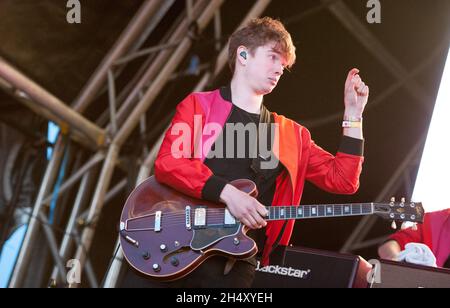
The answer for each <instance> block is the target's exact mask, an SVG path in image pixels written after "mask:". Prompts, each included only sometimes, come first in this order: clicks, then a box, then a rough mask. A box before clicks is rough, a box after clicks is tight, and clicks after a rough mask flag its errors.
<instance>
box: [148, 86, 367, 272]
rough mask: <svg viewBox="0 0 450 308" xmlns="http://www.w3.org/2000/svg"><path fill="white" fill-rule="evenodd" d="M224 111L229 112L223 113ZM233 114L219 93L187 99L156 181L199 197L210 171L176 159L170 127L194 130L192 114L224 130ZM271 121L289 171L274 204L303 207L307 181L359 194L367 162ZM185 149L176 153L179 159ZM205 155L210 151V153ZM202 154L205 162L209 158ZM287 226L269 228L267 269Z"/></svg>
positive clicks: (294, 126)
mask: <svg viewBox="0 0 450 308" xmlns="http://www.w3.org/2000/svg"><path fill="white" fill-rule="evenodd" d="M224 110H228V111H227V112H225V113H222V114H220V113H221V112H223V111H224ZM230 112H231V103H230V102H227V101H225V100H223V99H222V98H221V97H220V94H219V90H216V91H214V92H207V93H194V94H191V95H190V96H188V97H187V98H186V99H185V100H183V101H182V102H181V103H180V104H179V105H178V107H177V111H176V114H175V116H174V118H173V121H172V124H171V127H170V128H169V130H168V131H167V133H166V135H165V138H164V140H163V143H162V145H161V148H160V151H159V153H158V156H157V159H156V161H155V167H154V171H155V177H156V179H157V180H158V181H160V182H162V183H165V184H167V185H169V186H171V187H173V188H175V189H176V190H178V191H180V192H183V193H185V194H187V195H189V196H193V197H196V198H200V197H201V193H202V189H203V187H204V185H205V183H206V181H207V180H208V179H209V177H210V176H212V172H211V170H210V169H209V168H208V167H207V166H206V165H204V164H203V160H202V159H201V158H179V159H177V158H174V157H173V155H172V152H171V148H172V144H173V142H174V141H175V140H176V139H177V138H178V137H179V136H174V135H172V134H171V128H172V127H173V125H175V124H176V123H187V124H188V125H189V126H190V127H191V128H192V129H193V126H194V120H193V117H194V115H201V116H202V127H204V126H205V124H207V123H209V122H210V121H214V122H219V123H220V124H221V125H222V127H223V125H224V123H225V122H226V119H227V118H228V116H229V113H230ZM273 116H274V119H275V123H276V124H278V129H279V136H280V138H279V140H278V148H277V147H276V145H277V141H275V146H274V152H275V155H276V156H277V157H278V159H279V160H280V162H281V163H282V164H283V165H284V166H285V167H286V170H285V171H284V172H282V174H280V176H279V177H278V178H277V181H276V190H275V194H274V200H273V204H272V205H274V206H276V205H299V204H300V200H301V197H302V193H303V187H304V182H305V180H309V181H311V182H312V183H314V184H315V185H317V186H318V187H320V188H322V189H324V190H326V191H328V192H331V193H339V194H353V193H355V192H356V191H357V190H358V188H359V175H360V173H361V170H362V163H363V160H364V159H363V157H361V156H355V155H349V154H345V153H337V155H336V156H333V155H332V154H330V153H328V152H327V151H325V150H323V149H322V148H320V147H319V146H317V145H316V144H315V143H314V142H313V141H312V140H311V135H310V133H309V131H308V130H307V129H306V128H305V127H303V126H301V125H299V124H298V123H296V122H294V121H292V120H290V119H287V118H285V117H283V116H279V115H277V114H276V113H273ZM191 137H192V142H191V151H192V152H194V148H193V147H194V144H195V142H196V141H195V140H194V139H196V140H199V139H202V140H203V139H204V138H202V137H200V138H199V137H198V136H197V137H194V136H191ZM212 144H213V142H211V143H210V144H209V149H210V147H211V146H212ZM182 150H183V149H181V150H180V151H178V154H180V152H181V151H182ZM204 152H208V149H206V150H204ZM203 154H204V155H203V156H202V157H203V159H204V156H206V154H207V153H203ZM283 224H284V221H272V222H269V223H268V225H267V228H266V235H267V240H266V246H265V248H264V252H263V260H262V263H263V264H264V265H266V264H268V262H269V252H270V251H271V247H272V245H273V244H274V243H275V241H276V239H277V237H278V234H279V233H280V231H281V229H282V226H283ZM293 228H294V221H293V220H291V221H289V222H288V223H287V226H286V229H285V230H284V234H283V236H282V238H281V241H280V244H281V245H288V243H289V240H290V238H291V235H292V230H293Z"/></svg>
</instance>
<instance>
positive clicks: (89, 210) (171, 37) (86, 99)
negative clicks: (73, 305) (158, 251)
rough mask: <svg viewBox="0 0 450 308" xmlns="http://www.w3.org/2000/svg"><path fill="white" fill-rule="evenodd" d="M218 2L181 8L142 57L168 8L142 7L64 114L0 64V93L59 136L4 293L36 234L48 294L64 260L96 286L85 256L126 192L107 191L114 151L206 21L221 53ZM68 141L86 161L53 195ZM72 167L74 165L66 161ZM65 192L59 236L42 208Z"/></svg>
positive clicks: (111, 276)
mask: <svg viewBox="0 0 450 308" xmlns="http://www.w3.org/2000/svg"><path fill="white" fill-rule="evenodd" d="M224 2H225V1H224V0H213V1H208V0H197V1H189V0H188V1H186V10H185V11H184V12H183V13H182V14H181V15H180V17H179V18H178V20H176V21H175V22H174V23H173V25H174V26H173V27H172V28H170V29H169V30H168V31H167V33H166V34H165V36H164V37H163V39H162V40H161V42H160V45H158V46H155V47H151V48H147V49H143V48H141V47H142V45H143V43H144V42H145V40H146V39H147V37H148V36H149V35H150V34H151V33H152V31H153V30H154V29H155V28H156V26H157V25H158V23H159V22H161V21H162V20H163V19H164V18H168V17H167V16H166V14H167V12H168V10H169V9H170V7H171V6H172V5H173V4H174V1H173V0H172V1H163V0H147V1H145V2H144V3H143V4H142V6H141V7H140V9H139V10H138V12H137V13H136V16H135V17H134V18H133V19H132V20H131V22H130V23H129V25H128V26H127V28H126V29H125V30H124V31H123V33H122V35H121V36H120V37H119V39H118V41H117V42H116V44H115V45H114V46H113V48H112V49H111V51H110V52H109V53H108V54H107V55H106V57H105V58H104V60H103V61H102V62H101V64H100V65H99V67H98V68H97V70H96V72H95V73H94V74H93V75H92V77H91V78H90V79H89V81H88V82H87V83H86V85H85V87H84V88H83V89H82V91H81V93H80V94H79V96H78V97H77V99H75V100H74V102H73V103H72V104H71V107H69V106H70V105H69V104H67V103H64V102H62V101H60V100H59V99H58V98H56V97H55V96H53V95H52V94H50V93H49V92H48V91H46V90H45V89H43V88H42V87H40V86H39V85H37V84H36V83H34V82H33V81H32V80H30V79H29V78H27V77H26V76H24V75H23V74H22V73H20V72H19V71H18V70H16V69H15V68H13V67H12V66H11V65H9V64H8V63H7V62H6V61H4V60H2V59H0V81H1V82H0V86H1V87H2V89H4V90H5V91H7V92H8V93H9V94H11V95H13V96H14V97H15V98H16V99H18V100H19V101H20V102H22V103H23V104H25V105H26V106H27V107H29V108H30V109H32V110H33V111H35V112H36V113H38V114H40V115H41V116H43V117H44V118H46V119H48V120H50V121H54V122H56V123H57V124H58V125H59V127H60V128H61V133H60V136H59V137H58V139H57V142H56V144H55V145H54V149H53V153H52V156H51V159H50V161H49V162H48V165H47V167H46V171H45V175H44V177H43V180H42V182H41V186H40V189H39V193H38V195H37V198H36V201H35V204H34V207H33V211H32V213H31V214H30V220H29V224H28V229H27V232H26V235H25V239H24V241H23V245H22V248H21V249H20V253H19V257H18V259H17V263H16V266H15V268H14V271H13V274H12V277H11V280H10V284H9V286H10V287H22V286H24V281H25V277H26V275H29V274H30V273H29V264H30V262H31V257H32V251H33V247H34V243H35V242H36V239H37V238H38V237H39V236H41V231H44V232H43V236H45V238H46V241H47V243H48V247H49V248H50V252H51V256H52V259H53V264H54V267H53V270H52V273H51V277H50V284H49V286H59V285H64V284H65V279H66V277H67V268H66V264H65V263H66V261H67V260H68V259H73V260H77V262H78V264H79V266H80V269H82V270H83V271H84V272H85V273H86V277H87V281H88V283H89V285H90V286H91V287H98V286H100V283H99V282H98V281H97V278H96V275H95V274H94V271H93V269H92V266H91V265H90V262H89V257H88V256H89V252H90V250H91V248H92V247H91V246H92V241H93V237H94V234H95V231H96V223H97V221H98V219H99V216H100V214H101V212H102V210H103V207H104V205H105V203H106V202H107V201H109V200H111V199H112V198H114V196H115V195H117V194H118V193H119V192H121V191H122V190H123V189H124V188H125V187H126V185H127V180H126V179H124V180H122V181H119V183H117V184H116V185H115V186H114V187H112V188H110V183H111V180H112V175H113V173H114V171H115V170H116V169H121V170H124V169H126V168H125V167H124V166H121V159H120V151H121V149H122V147H123V145H124V143H125V141H126V140H127V139H128V138H129V136H130V135H131V134H132V133H133V131H134V130H135V129H136V128H137V127H138V126H139V124H141V125H142V124H143V123H145V120H144V119H145V114H146V113H147V111H148V110H149V108H150V107H151V106H152V104H153V102H154V100H155V99H156V97H157V96H158V94H159V93H160V92H161V90H162V89H163V87H164V86H165V85H166V84H167V82H168V81H170V78H171V76H172V75H173V74H174V72H175V70H176V69H177V67H178V66H179V65H180V64H181V62H182V60H183V59H184V57H185V55H186V54H187V53H188V51H189V50H190V48H191V46H192V45H193V40H194V39H195V36H196V35H198V34H200V33H201V32H203V30H205V28H206V27H207V26H208V24H209V23H210V22H211V21H212V20H214V35H215V38H214V39H215V41H216V44H215V48H216V49H217V51H219V50H220V49H221V48H222V46H221V44H220V40H221V39H222V37H221V36H222V33H221V31H222V30H221V16H220V7H221V6H222V5H223V4H224ZM269 3H270V0H259V1H256V2H255V4H254V6H253V7H252V9H251V10H250V12H249V13H248V14H247V16H245V18H244V20H243V21H242V24H243V23H245V22H247V21H248V20H249V19H250V18H253V17H258V16H260V15H261V14H262V12H263V11H264V9H265V8H266V7H267V6H268V4H269ZM239 27H240V26H239ZM193 31H195V33H193ZM136 59H140V60H142V59H144V60H143V65H142V66H141V68H140V69H139V70H138V71H137V72H136V73H135V75H134V77H133V78H131V79H130V82H129V83H128V84H127V85H126V86H125V87H123V88H122V89H121V91H120V92H118V91H117V89H116V80H117V78H118V76H120V74H121V72H122V71H123V70H124V69H125V67H126V66H127V65H128V64H129V63H130V62H132V61H135V60H136ZM226 61H227V50H226V48H223V49H222V50H221V52H220V53H219V56H218V58H217V61H216V62H215V67H213V69H212V70H211V71H207V72H206V73H205V74H204V75H203V76H201V78H200V79H199V82H198V85H197V87H196V88H195V90H196V91H200V90H202V89H204V88H205V86H206V85H207V83H208V82H210V81H211V80H213V79H214V78H215V77H217V75H218V74H219V73H220V72H221V70H222V69H223V67H225V64H226ZM105 92H106V93H107V94H108V98H109V100H108V101H109V104H108V108H107V109H106V110H105V111H104V112H103V113H102V114H101V116H100V117H99V118H98V119H97V120H96V121H95V122H93V121H91V120H89V119H87V118H86V117H85V116H83V115H82V114H83V112H84V111H85V110H86V109H87V108H88V107H89V105H90V104H91V103H92V102H93V101H95V99H96V98H97V97H98V95H99V93H105ZM166 120H169V118H167V119H166ZM155 126H156V125H155ZM102 127H104V128H102ZM144 132H145V130H144ZM141 133H142V131H141ZM70 139H71V140H72V141H73V142H74V143H73V144H74V145H75V146H76V145H78V146H81V147H82V148H81V149H82V150H83V151H84V152H83V153H87V155H84V156H86V158H85V159H83V162H82V163H81V164H80V165H79V166H78V167H77V168H74V170H72V172H71V173H70V174H67V175H66V177H65V179H64V181H63V183H62V184H61V185H60V186H59V187H58V189H57V190H56V189H55V184H56V182H57V177H58V175H59V173H60V171H61V168H63V167H62V165H63V164H62V161H63V159H64V157H65V155H66V147H67V145H68V143H69V140H70ZM161 141H162V137H160V138H159V142H157V144H156V145H154V146H153V148H152V150H151V151H149V153H148V155H147V157H146V158H145V159H144V160H143V163H142V165H141V168H140V171H139V175H138V179H137V181H136V182H137V183H139V182H141V181H142V180H143V179H145V178H146V177H148V176H149V175H150V174H151V166H152V164H153V161H154V158H155V156H156V153H157V150H158V144H160V142H161ZM147 152H148V151H147ZM72 156H73V155H72ZM71 159H72V160H73V157H71ZM93 184H94V185H95V189H93V190H90V189H89V187H91V186H92V185H93ZM69 192H72V193H74V194H75V199H74V200H73V201H70V202H71V206H70V214H69V216H68V217H67V219H66V220H65V221H67V222H66V224H65V226H66V227H65V228H64V229H63V230H56V228H55V227H54V226H53V225H52V224H51V223H50V222H49V221H48V219H47V216H46V214H47V212H48V207H49V204H50V203H51V202H52V201H54V200H55V199H56V198H58V197H59V196H63V195H65V194H67V193H69ZM56 231H59V232H61V233H63V236H62V240H61V243H58V240H57V236H56V234H55V232H56ZM73 251H74V254H73V255H72V253H73ZM115 251H117V249H116V250H115ZM119 251H120V250H119ZM119 257H120V255H119V256H118V257H117V258H116V259H115V260H118V259H120V258H119ZM119 270H120V264H119V265H117V264H116V263H114V262H113V264H112V266H111V267H110V270H109V272H108V273H105V274H108V275H107V277H105V279H104V280H105V283H104V284H103V285H104V286H106V287H111V286H114V285H116V283H117V277H118V276H117V275H116V274H115V273H116V272H117V273H118V272H119ZM78 286H79V284H78V283H77V282H76V281H75V282H74V283H72V284H70V285H69V287H78Z"/></svg>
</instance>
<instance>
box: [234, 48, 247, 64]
mask: <svg viewBox="0 0 450 308" xmlns="http://www.w3.org/2000/svg"><path fill="white" fill-rule="evenodd" d="M236 58H237V60H238V61H239V63H240V64H241V65H243V66H245V64H246V63H247V59H248V50H247V48H246V47H245V46H239V48H238V49H237V51H236Z"/></svg>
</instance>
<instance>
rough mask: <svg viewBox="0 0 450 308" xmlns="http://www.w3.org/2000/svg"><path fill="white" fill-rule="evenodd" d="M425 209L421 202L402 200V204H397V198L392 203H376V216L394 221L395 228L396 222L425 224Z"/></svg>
mask: <svg viewBox="0 0 450 308" xmlns="http://www.w3.org/2000/svg"><path fill="white" fill-rule="evenodd" d="M424 213H425V211H424V209H423V206H422V203H421V202H406V200H405V198H402V199H401V201H400V202H395V198H392V199H391V202H390V203H376V204H375V205H374V214H376V215H378V216H380V217H381V218H383V219H387V220H392V221H393V222H394V223H393V227H394V225H395V221H401V222H412V223H423V219H424Z"/></svg>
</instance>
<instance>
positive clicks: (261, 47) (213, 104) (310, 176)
mask: <svg viewBox="0 0 450 308" xmlns="http://www.w3.org/2000/svg"><path fill="white" fill-rule="evenodd" d="M295 57H296V56H295V47H294V44H293V42H292V39H291V36H290V34H289V33H288V32H287V31H286V29H285V28H284V26H283V24H282V23H281V22H279V21H277V20H274V19H271V18H268V17H266V18H262V19H255V20H252V21H251V22H250V23H249V24H248V25H247V26H246V27H244V28H242V29H240V30H238V31H236V32H235V33H234V34H233V35H232V36H231V38H230V42H229V64H230V67H231V70H232V73H233V78H232V80H231V83H230V85H229V86H228V87H224V88H221V89H218V90H215V91H212V92H204V93H192V94H190V95H189V96H188V97H187V98H186V99H184V100H183V101H182V102H181V103H180V104H179V105H178V107H177V111H176V114H175V116H174V118H173V120H172V125H171V127H170V128H169V130H168V131H167V133H166V135H165V138H164V141H163V143H162V146H161V148H160V151H159V154H158V157H157V159H156V161H155V177H156V179H157V181H158V182H160V183H163V184H166V185H168V186H170V187H172V188H174V189H175V190H177V191H179V192H182V193H183V194H186V195H188V196H191V197H195V198H198V199H203V200H208V201H212V202H215V203H222V204H223V205H224V206H226V207H227V209H228V210H229V212H230V213H231V214H232V215H233V216H234V218H235V219H236V220H238V221H240V222H241V223H242V224H244V225H245V226H246V227H247V228H249V229H250V230H251V231H250V232H249V235H250V236H251V237H252V238H253V239H254V240H255V241H256V242H257V243H258V248H259V252H260V253H261V258H262V264H268V262H269V261H272V262H273V258H272V260H270V258H271V257H273V256H274V255H275V254H274V253H273V251H274V250H275V249H276V248H277V247H278V249H280V248H281V249H282V248H283V247H285V246H286V245H288V243H289V239H290V237H291V234H292V230H293V227H294V221H292V220H289V221H286V222H284V221H271V222H266V221H265V220H264V218H263V217H265V216H267V209H266V207H265V206H270V205H273V206H277V205H286V204H289V205H298V204H300V200H301V196H302V192H303V187H304V182H305V180H308V181H310V182H312V183H313V184H315V185H317V186H318V187H320V188H321V189H323V190H325V191H328V192H331V193H337V194H353V193H355V192H356V191H357V189H358V187H359V176H360V173H361V170H362V163H363V133H362V114H363V111H364V108H365V106H366V104H367V100H368V95H369V89H368V87H367V86H366V85H365V83H364V82H363V81H362V80H361V78H360V76H359V75H358V73H359V71H358V70H357V69H352V70H351V71H350V72H349V74H348V77H347V80H346V82H345V89H344V104H345V111H344V114H343V116H344V118H343V127H344V128H343V137H342V141H341V145H340V148H339V151H338V153H337V154H336V155H335V156H333V155H332V154H330V153H328V152H326V151H325V150H323V149H322V148H320V147H319V146H318V145H316V144H315V143H314V142H313V141H312V139H311V135H310V133H309V131H308V130H307V129H306V128H305V127H303V126H301V125H300V124H298V123H296V122H295V121H293V120H290V119H287V118H285V117H283V116H281V115H278V114H276V113H273V112H269V111H268V110H267V108H266V107H265V106H264V104H263V97H264V96H265V95H267V94H270V93H271V92H272V91H273V90H274V88H275V87H276V86H277V84H278V82H279V80H280V78H281V77H282V75H283V73H284V70H285V69H287V68H290V67H292V65H293V64H294V62H295ZM236 124H237V125H236ZM260 124H268V126H269V127H270V128H269V129H265V130H263V129H261V127H263V125H260ZM233 125H234V126H233ZM239 125H241V126H239ZM246 125H256V126H257V127H258V128H259V131H258V135H257V136H254V135H253V136H252V134H251V133H248V134H247V133H246V132H245V131H244V133H243V134H239V132H238V133H237V135H238V136H237V137H238V138H234V137H235V132H236V131H233V130H232V129H233V127H241V128H242V127H243V126H246ZM185 127H188V128H189V129H190V130H191V132H190V133H188V134H183V137H185V138H186V137H187V139H188V142H184V143H182V145H180V130H182V128H185ZM211 127H213V129H210V128H211ZM266 127H267V126H266ZM214 128H215V129H214ZM261 132H263V133H261ZM239 138H240V139H239ZM266 138H267V140H265V139H266ZM252 139H253V140H252ZM254 139H256V140H254ZM263 140H264V141H267V142H262V141H263ZM185 141H186V140H185ZM255 141H256V143H257V144H258V145H259V147H258V146H257V147H256V149H258V151H256V155H254V154H255V152H252V150H254V149H255V147H252V146H250V145H251V144H253V145H254V144H255ZM261 144H264V145H266V144H267V145H268V146H267V147H264V146H261ZM242 145H244V149H242ZM245 145H249V146H248V148H247V147H246V146H245ZM264 149H268V150H269V151H268V152H267V151H263V150H264ZM211 153H214V154H215V155H211ZM218 153H223V154H225V153H226V155H220V154H218ZM274 160H275V163H273V161H274ZM236 179H250V180H252V181H253V182H255V183H256V186H257V189H258V192H259V194H258V196H257V197H256V198H255V197H252V196H250V195H248V194H246V193H244V192H242V191H241V190H239V189H237V188H236V187H234V186H232V185H230V184H229V183H230V182H231V181H233V180H236ZM254 273H255V258H250V259H248V260H240V261H235V260H231V259H229V258H226V257H221V256H213V257H211V258H209V259H207V260H206V261H205V262H203V264H201V265H200V266H199V267H198V268H197V269H196V270H195V271H193V272H192V273H191V274H189V275H187V276H186V277H184V278H182V279H180V280H177V281H175V282H171V283H154V282H151V281H150V280H149V279H145V278H142V277H140V276H139V275H137V273H135V272H134V271H132V270H130V271H128V273H127V278H126V279H125V285H126V286H150V287H152V286H174V287H249V286H251V284H252V280H253V277H254Z"/></svg>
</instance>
